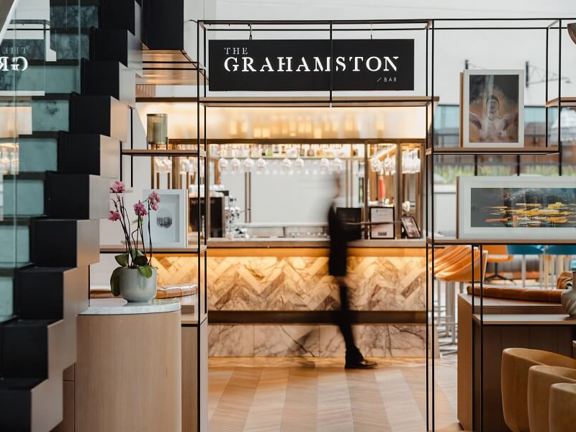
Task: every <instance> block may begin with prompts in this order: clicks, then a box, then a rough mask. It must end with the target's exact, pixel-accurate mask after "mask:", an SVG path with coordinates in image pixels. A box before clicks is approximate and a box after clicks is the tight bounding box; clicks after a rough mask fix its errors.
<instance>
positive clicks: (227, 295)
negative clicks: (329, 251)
mask: <svg viewBox="0 0 576 432" xmlns="http://www.w3.org/2000/svg"><path fill="white" fill-rule="evenodd" d="M327 262H328V258H327V257H293V256H288V257H274V256H259V257H245V256H242V257H209V258H208V299H209V300H208V302H209V306H210V309H211V310H236V311H238V310H253V311H263V310H269V311H270V310H299V311H304V310H333V309H337V308H338V305H339V298H338V297H339V296H338V290H337V287H336V285H335V284H334V282H333V279H332V277H330V275H328V269H327ZM154 265H156V266H157V267H158V277H159V283H160V284H161V285H162V284H180V283H186V282H189V281H191V280H194V278H195V277H196V276H195V275H196V267H197V258H196V257H174V256H165V257H158V258H155V263H154ZM349 274H350V292H351V306H352V308H353V309H356V310H372V311H378V310H380V311H382V310H391V311H402V310H411V311H414V310H423V309H424V308H425V259H424V258H423V257H350V259H349Z"/></svg>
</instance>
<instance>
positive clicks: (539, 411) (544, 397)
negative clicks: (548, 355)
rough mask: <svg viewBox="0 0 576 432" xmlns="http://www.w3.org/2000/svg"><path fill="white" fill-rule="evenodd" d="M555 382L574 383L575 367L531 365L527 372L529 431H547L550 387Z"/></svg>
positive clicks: (575, 377)
mask: <svg viewBox="0 0 576 432" xmlns="http://www.w3.org/2000/svg"><path fill="white" fill-rule="evenodd" d="M557 383H570V384H576V369H571V368H566V367H558V366H532V367H531V368H530V371H529V372H528V420H529V424H530V432H549V430H550V428H549V423H548V422H549V420H548V419H549V412H550V409H549V403H550V397H549V396H550V387H552V385H553V384H557Z"/></svg>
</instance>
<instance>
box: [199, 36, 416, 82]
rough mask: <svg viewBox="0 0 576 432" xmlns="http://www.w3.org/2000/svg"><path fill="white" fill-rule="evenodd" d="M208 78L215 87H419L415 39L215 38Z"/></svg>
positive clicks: (210, 50)
mask: <svg viewBox="0 0 576 432" xmlns="http://www.w3.org/2000/svg"><path fill="white" fill-rule="evenodd" d="M331 53H332V55H331ZM208 78H209V88H210V90H211V91H243V90H249V91H274V90H276V91H290V90H294V91H296V90H299V91H314V90H318V91H320V90H322V91H326V90H330V87H332V89H333V90H414V39H370V40H361V39H345V40H344V39H334V40H333V41H330V40H325V39H321V40H320V39H312V40H303V39H298V40H294V39H292V40H211V41H210V46H209V69H208ZM331 84H332V86H331Z"/></svg>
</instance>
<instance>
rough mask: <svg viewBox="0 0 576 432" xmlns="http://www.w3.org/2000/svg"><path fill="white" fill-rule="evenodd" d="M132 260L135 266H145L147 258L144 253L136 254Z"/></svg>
mask: <svg viewBox="0 0 576 432" xmlns="http://www.w3.org/2000/svg"><path fill="white" fill-rule="evenodd" d="M133 261H134V264H136V265H137V266H145V265H147V264H148V258H147V257H145V256H144V255H138V256H137V257H136V258H134V260H133Z"/></svg>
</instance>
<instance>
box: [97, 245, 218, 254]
mask: <svg viewBox="0 0 576 432" xmlns="http://www.w3.org/2000/svg"><path fill="white" fill-rule="evenodd" d="M206 250H207V248H206V246H201V247H200V249H198V248H197V247H187V248H161V247H159V248H154V255H198V254H199V253H203V252H206ZM124 252H126V248H125V247H124V246H122V245H102V246H100V253H101V254H115V253H117V254H121V253H124Z"/></svg>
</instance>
